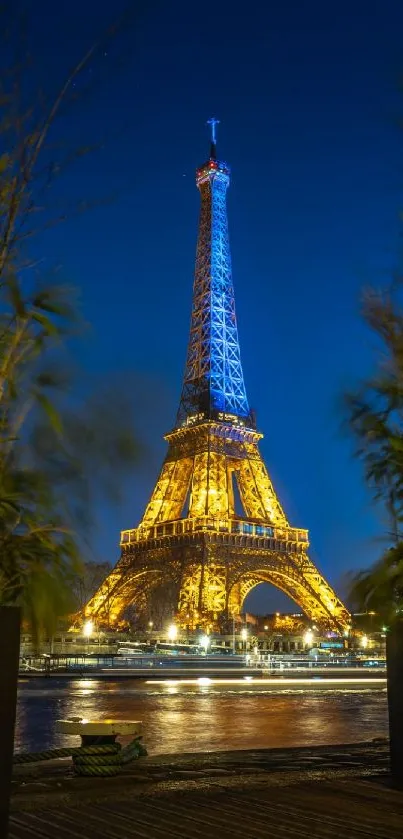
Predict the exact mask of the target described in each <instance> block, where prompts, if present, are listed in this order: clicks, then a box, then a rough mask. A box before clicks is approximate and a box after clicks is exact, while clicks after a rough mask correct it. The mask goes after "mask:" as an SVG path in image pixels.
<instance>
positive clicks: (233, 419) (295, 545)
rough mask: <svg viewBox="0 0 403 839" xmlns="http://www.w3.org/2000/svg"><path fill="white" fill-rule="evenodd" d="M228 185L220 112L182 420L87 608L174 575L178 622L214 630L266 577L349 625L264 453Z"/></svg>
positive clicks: (106, 617)
mask: <svg viewBox="0 0 403 839" xmlns="http://www.w3.org/2000/svg"><path fill="white" fill-rule="evenodd" d="M229 182H230V170H229V167H228V166H227V165H226V164H225V163H223V162H221V161H219V160H217V157H216V150H215V121H213V142H212V147H211V153H210V157H209V160H208V161H207V162H206V163H205V164H204V165H203V166H202V167H201V168H200V169H198V170H197V175H196V183H197V186H198V188H199V191H200V195H201V212H200V223H199V234H198V242H197V254H196V270H195V278H194V287H193V307H192V317H191V325H190V339H189V346H188V353H187V361H186V367H185V374H184V380H183V388H182V395H181V399H180V405H179V411H178V415H177V421H176V425H175V428H174V429H173V431H171V432H170V433H169V434H167V435H166V438H165V439H166V440H167V442H168V453H167V456H166V458H165V461H164V463H163V466H162V469H161V473H160V475H159V478H158V480H157V483H156V486H155V489H154V491H153V493H152V496H151V499H150V501H149V503H148V506H147V508H146V510H145V513H144V516H143V518H142V520H141V522H140V524H139V525H138V527H137V528H135V529H131V530H125V531H123V532H122V534H121V551H122V552H121V557H120V559H119V561H118V563H117V565H116V567H115V568H114V570H113V571H112V572H111V574H110V575H109V577H108V578H107V579H106V580H105V582H104V583H103V585H102V586H101V588H100V589H99V591H98V592H97V593H96V594H95V596H94V597H93V598H92V599H91V601H90V602H89V603H88V604H87V607H86V609H85V616H86V617H87V618H93V619H95V620H96V621H97V622H98V623H107V624H108V625H112V626H113V625H116V624H118V623H119V621H120V619H121V617H122V615H123V614H124V611H125V609H126V607H127V606H128V605H129V604H135V607H136V608H137V609H138V610H139V611H143V612H144V613H147V610H148V609H149V604H150V598H151V597H152V592H153V590H155V588H156V587H158V586H161V585H167V584H168V582H171V583H172V585H173V589H174V591H176V592H177V616H176V617H177V621H178V622H179V624H181V625H182V626H186V627H188V628H196V627H210V628H215V629H219V628H222V627H223V626H224V625H225V621H226V619H228V618H230V617H234V616H237V615H238V614H239V613H240V611H241V609H242V604H243V602H244V599H245V597H246V596H247V594H249V592H250V591H251V590H252V588H253V587H254V586H256V585H257V584H258V583H260V582H268V583H272V584H273V585H275V586H276V587H277V588H279V589H281V590H282V591H283V592H285V593H286V594H287V595H289V596H290V597H291V598H292V599H293V600H294V601H295V602H296V603H297V604H298V605H299V606H300V608H301V609H302V610H303V611H304V612H305V613H306V614H307V615H308V616H309V617H310V618H311V619H312V620H313V621H315V622H317V623H320V624H321V625H322V626H323V627H327V628H329V629H336V630H339V631H343V630H345V629H346V627H348V626H349V623H350V616H349V613H348V612H347V610H346V608H345V607H344V605H343V604H342V603H341V601H340V600H339V599H338V597H337V595H336V594H335V592H334V591H333V590H332V588H331V587H330V585H329V584H328V583H327V582H326V580H325V579H324V578H323V576H322V575H321V574H320V573H319V571H318V570H317V568H316V567H315V565H314V564H313V562H312V561H311V560H310V558H309V556H308V553H307V551H308V547H309V542H308V531H307V530H302V529H300V528H294V527H291V526H290V524H289V522H288V521H287V518H286V516H285V513H284V511H283V509H282V507H281V504H280V502H279V500H278V498H277V496H276V493H275V491H274V488H273V485H272V483H271V480H270V477H269V475H268V472H267V469H266V466H265V464H264V462H263V460H262V457H261V454H260V451H259V440H260V438H261V437H262V435H261V434H260V433H259V432H257V431H256V428H255V422H254V416H253V414H252V413H251V411H250V408H249V404H248V400H247V396H246V391H245V385H244V378H243V372H242V365H241V357H240V350H239V341H238V330H237V322H236V316H235V299H234V289H233V283H232V273H231V257H230V247H229V237H228V221H227V211H226V191H227V187H228V185H229ZM237 497H239V500H240V502H241V505H242V508H243V514H242V515H239V514H237V512H236V502H235V499H236V498H237Z"/></svg>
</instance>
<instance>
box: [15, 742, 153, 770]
mask: <svg viewBox="0 0 403 839" xmlns="http://www.w3.org/2000/svg"><path fill="white" fill-rule="evenodd" d="M140 741H141V737H136V738H135V739H134V740H132V742H131V743H128V745H127V746H123V748H122V746H121V744H120V743H106V744H104V745H99V746H95V745H94V746H78V747H76V748H72V749H47V750H46V751H43V752H34V753H30V752H25V753H21V754H17V755H14V763H38V762H39V761H42V760H53V759H54V758H59V757H72V758H73V766H74V773H75V774H76V775H81V776H86V777H88V776H93V775H97V776H105V777H107V776H112V775H118V773H119V772H120V770H121V767H122V766H123V765H125V764H126V763H131V761H132V760H137V759H138V758H139V757H145V756H146V755H147V749H146V748H145V746H143V745H142V743H141V742H140Z"/></svg>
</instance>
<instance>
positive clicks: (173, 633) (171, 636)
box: [168, 623, 178, 641]
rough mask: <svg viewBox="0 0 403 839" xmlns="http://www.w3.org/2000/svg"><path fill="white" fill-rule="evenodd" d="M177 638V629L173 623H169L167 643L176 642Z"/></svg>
mask: <svg viewBox="0 0 403 839" xmlns="http://www.w3.org/2000/svg"><path fill="white" fill-rule="evenodd" d="M177 637H178V627H177V626H175V624H174V623H171V626H168V640H169V641H176V639H177Z"/></svg>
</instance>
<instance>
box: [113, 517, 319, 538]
mask: <svg viewBox="0 0 403 839" xmlns="http://www.w3.org/2000/svg"><path fill="white" fill-rule="evenodd" d="M202 531H207V532H209V533H222V534H224V533H227V534H230V535H242V536H253V537H259V536H260V537H263V538H266V539H276V540H279V541H286V542H298V543H304V544H307V542H308V531H307V530H300V529H297V528H295V527H273V526H271V525H268V524H256V523H255V522H248V521H242V520H239V519H218V518H212V517H210V516H201V517H200V518H194V519H189V518H187V519H178V520H176V521H168V522H161V523H160V524H156V525H153V526H152V527H144V526H141V525H140V527H137V528H134V529H133V530H123V531H122V533H121V544H122V545H127V544H132V543H134V542H143V541H145V540H146V539H159V538H162V537H164V536H183V535H187V534H191V533H199V532H202Z"/></svg>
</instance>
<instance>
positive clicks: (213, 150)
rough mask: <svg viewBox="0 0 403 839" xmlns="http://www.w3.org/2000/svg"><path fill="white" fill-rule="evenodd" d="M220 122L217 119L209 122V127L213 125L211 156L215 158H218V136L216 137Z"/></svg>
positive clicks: (214, 118) (213, 118)
mask: <svg viewBox="0 0 403 839" xmlns="http://www.w3.org/2000/svg"><path fill="white" fill-rule="evenodd" d="M219 123H220V120H219V119H216V117H211V119H208V120H207V125H211V153H210V156H211V157H213V158H215V156H216V143H217V135H216V126H217V125H219Z"/></svg>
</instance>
